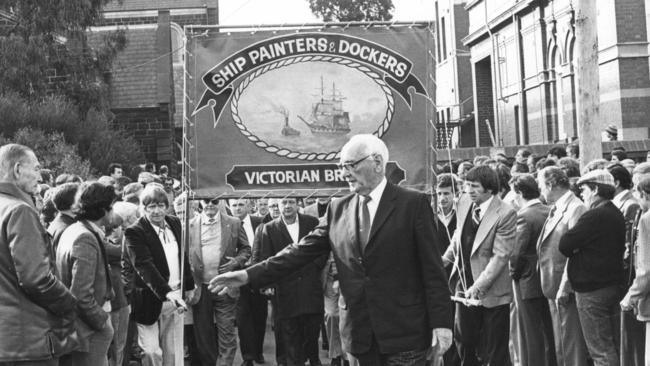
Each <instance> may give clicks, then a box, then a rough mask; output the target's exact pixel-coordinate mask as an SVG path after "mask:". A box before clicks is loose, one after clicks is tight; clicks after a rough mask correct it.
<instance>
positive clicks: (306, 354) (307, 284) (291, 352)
mask: <svg viewBox="0 0 650 366" xmlns="http://www.w3.org/2000/svg"><path fill="white" fill-rule="evenodd" d="M279 206H280V212H281V213H282V214H281V216H280V217H278V218H277V219H275V220H273V221H271V222H269V223H267V224H265V225H264V227H263V228H262V232H261V235H260V243H259V244H260V253H261V259H262V260H264V259H266V258H269V257H272V256H274V255H275V254H276V253H278V252H280V251H281V250H283V249H284V248H285V247H286V246H287V245H290V244H292V243H297V242H298V241H299V240H300V239H301V238H302V237H304V236H305V235H307V234H308V233H309V232H310V231H311V230H313V229H314V228H315V227H316V225H318V219H317V218H315V217H313V216H310V215H303V214H299V213H298V202H297V200H296V199H295V198H286V197H285V198H283V199H282V200H280V203H279ZM326 260H327V256H321V257H319V258H318V259H316V260H315V261H314V262H312V263H311V264H309V265H307V266H305V267H303V268H302V269H301V270H299V271H297V272H295V273H294V274H292V275H291V276H289V277H287V278H285V279H283V280H281V281H279V282H277V283H276V284H275V297H274V299H273V306H274V311H275V315H276V319H277V320H278V322H277V323H276V331H277V330H278V328H279V331H280V335H281V337H282V339H283V341H284V342H283V343H284V345H285V347H286V361H287V365H303V364H304V360H309V364H310V365H311V366H316V365H320V364H321V363H320V360H319V359H318V335H319V332H320V325H321V323H322V322H323V311H324V309H323V292H322V285H321V282H320V275H321V271H322V269H323V267H324V266H325V262H326ZM243 288H246V287H243Z"/></svg>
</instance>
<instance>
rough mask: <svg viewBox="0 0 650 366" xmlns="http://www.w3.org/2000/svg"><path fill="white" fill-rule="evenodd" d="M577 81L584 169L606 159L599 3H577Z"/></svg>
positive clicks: (579, 127) (579, 128)
mask: <svg viewBox="0 0 650 366" xmlns="http://www.w3.org/2000/svg"><path fill="white" fill-rule="evenodd" d="M574 4H575V14H576V15H575V28H576V30H575V31H576V40H575V47H576V51H577V53H576V64H575V67H576V71H577V72H576V80H577V84H578V98H577V101H576V102H577V108H578V113H577V116H578V137H579V139H580V141H579V146H580V161H581V162H580V166H581V168H583V167H584V166H585V165H587V164H588V163H589V162H590V161H592V160H594V159H600V158H602V156H603V147H602V144H601V138H600V133H601V131H600V130H601V127H600V85H599V72H598V71H599V70H598V21H597V16H598V14H597V10H596V4H597V1H593V0H577V1H576V2H575V3H574Z"/></svg>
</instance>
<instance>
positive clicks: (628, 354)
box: [621, 311, 645, 366]
mask: <svg viewBox="0 0 650 366" xmlns="http://www.w3.org/2000/svg"><path fill="white" fill-rule="evenodd" d="M644 355H645V323H644V322H641V321H639V320H637V319H636V315H634V313H633V312H632V311H622V312H621V366H644V365H645V358H644V357H645V356H644Z"/></svg>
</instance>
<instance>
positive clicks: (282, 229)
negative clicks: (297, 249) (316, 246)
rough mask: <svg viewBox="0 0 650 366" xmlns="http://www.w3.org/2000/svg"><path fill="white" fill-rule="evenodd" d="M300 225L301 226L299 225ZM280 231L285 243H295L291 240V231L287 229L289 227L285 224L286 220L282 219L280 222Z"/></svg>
mask: <svg viewBox="0 0 650 366" xmlns="http://www.w3.org/2000/svg"><path fill="white" fill-rule="evenodd" d="M298 225H300V224H298ZM278 231H280V235H282V239H283V240H282V242H284V243H293V239H292V238H291V234H289V229H287V225H286V224H285V223H284V220H282V219H280V220H279V221H278Z"/></svg>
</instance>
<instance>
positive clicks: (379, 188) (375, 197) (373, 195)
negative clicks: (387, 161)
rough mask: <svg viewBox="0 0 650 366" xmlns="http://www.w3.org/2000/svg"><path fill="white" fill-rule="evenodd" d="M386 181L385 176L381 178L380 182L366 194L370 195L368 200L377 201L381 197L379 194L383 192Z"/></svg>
mask: <svg viewBox="0 0 650 366" xmlns="http://www.w3.org/2000/svg"><path fill="white" fill-rule="evenodd" d="M387 183H388V181H387V180H386V177H384V178H382V179H381V182H379V184H378V185H377V187H375V189H373V190H372V192H370V194H369V195H368V196H370V202H375V203H379V200H380V199H381V196H382V195H383V194H384V189H386V184H387Z"/></svg>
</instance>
